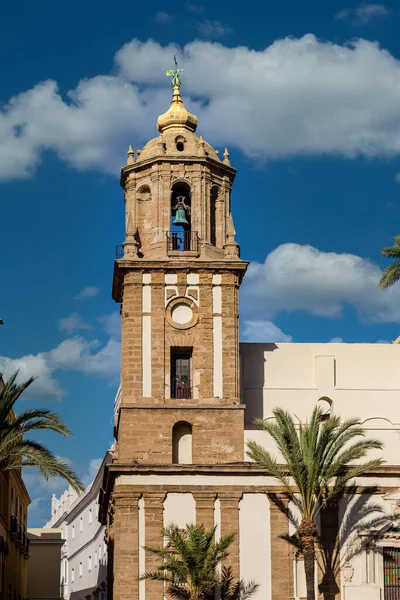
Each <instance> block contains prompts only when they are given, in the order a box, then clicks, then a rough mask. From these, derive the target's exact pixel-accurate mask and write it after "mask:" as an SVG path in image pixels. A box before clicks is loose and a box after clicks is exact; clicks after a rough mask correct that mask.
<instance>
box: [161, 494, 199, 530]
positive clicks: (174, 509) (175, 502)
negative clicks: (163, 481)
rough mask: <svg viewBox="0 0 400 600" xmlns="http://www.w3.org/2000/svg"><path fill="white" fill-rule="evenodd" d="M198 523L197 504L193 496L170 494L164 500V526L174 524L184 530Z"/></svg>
mask: <svg viewBox="0 0 400 600" xmlns="http://www.w3.org/2000/svg"><path fill="white" fill-rule="evenodd" d="M195 522H196V502H195V500H194V498H193V495H192V494H179V493H170V494H167V497H166V498H165V500H164V526H167V525H170V524H171V523H174V524H175V525H178V527H179V528H181V529H183V528H184V527H186V525H187V524H188V523H195Z"/></svg>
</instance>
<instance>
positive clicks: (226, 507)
mask: <svg viewBox="0 0 400 600" xmlns="http://www.w3.org/2000/svg"><path fill="white" fill-rule="evenodd" d="M241 497H242V492H241V491H231V492H219V493H218V498H219V500H220V503H221V537H223V536H225V535H228V534H229V533H234V534H235V539H234V541H233V543H232V545H231V546H230V549H229V556H228V558H227V560H226V561H225V564H226V565H228V566H231V567H232V569H233V574H234V576H235V577H238V578H239V577H240V566H239V564H240V563H239V501H240V499H241Z"/></svg>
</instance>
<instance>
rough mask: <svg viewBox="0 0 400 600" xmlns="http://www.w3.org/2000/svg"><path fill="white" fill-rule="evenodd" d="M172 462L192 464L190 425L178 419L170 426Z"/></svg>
mask: <svg viewBox="0 0 400 600" xmlns="http://www.w3.org/2000/svg"><path fill="white" fill-rule="evenodd" d="M172 463H173V464H175V465H191V464H192V426H191V424H190V423H187V422H186V421H179V422H178V423H175V425H174V426H173V428H172Z"/></svg>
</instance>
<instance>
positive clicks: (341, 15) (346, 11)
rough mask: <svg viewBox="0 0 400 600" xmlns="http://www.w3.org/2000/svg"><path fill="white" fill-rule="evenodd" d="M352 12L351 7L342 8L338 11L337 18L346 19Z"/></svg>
mask: <svg viewBox="0 0 400 600" xmlns="http://www.w3.org/2000/svg"><path fill="white" fill-rule="evenodd" d="M350 12H351V11H350V9H349V8H342V10H339V12H337V13H336V15H335V19H340V20H341V21H346V20H347V19H348V18H349V17H350Z"/></svg>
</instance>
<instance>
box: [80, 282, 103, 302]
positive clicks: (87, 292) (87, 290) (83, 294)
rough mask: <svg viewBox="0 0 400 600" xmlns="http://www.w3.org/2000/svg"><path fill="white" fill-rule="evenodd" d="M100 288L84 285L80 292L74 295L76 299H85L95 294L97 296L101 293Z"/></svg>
mask: <svg viewBox="0 0 400 600" xmlns="http://www.w3.org/2000/svg"><path fill="white" fill-rule="evenodd" d="M99 291H100V290H99V288H97V287H93V286H90V285H89V286H87V287H84V288H83V289H82V290H81V291H80V292H79V294H77V295H76V296H74V300H83V299H84V298H92V297H93V296H97V294H98V293H99Z"/></svg>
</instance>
